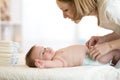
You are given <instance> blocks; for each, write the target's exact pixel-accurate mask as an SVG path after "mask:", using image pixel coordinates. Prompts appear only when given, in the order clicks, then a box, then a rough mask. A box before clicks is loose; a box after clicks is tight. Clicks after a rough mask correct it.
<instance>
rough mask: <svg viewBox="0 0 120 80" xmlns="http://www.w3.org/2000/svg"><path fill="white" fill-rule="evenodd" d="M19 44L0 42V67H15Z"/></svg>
mask: <svg viewBox="0 0 120 80" xmlns="http://www.w3.org/2000/svg"><path fill="white" fill-rule="evenodd" d="M18 53H19V44H18V43H17V42H14V41H0V66H2V65H15V64H17V62H18Z"/></svg>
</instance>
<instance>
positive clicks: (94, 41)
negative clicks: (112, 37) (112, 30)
mask: <svg viewBox="0 0 120 80" xmlns="http://www.w3.org/2000/svg"><path fill="white" fill-rule="evenodd" d="M101 42H102V39H101V36H92V37H91V38H90V39H89V40H88V41H87V42H86V46H87V47H88V48H89V49H90V48H91V46H95V45H96V44H98V43H101Z"/></svg>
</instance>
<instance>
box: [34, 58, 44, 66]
mask: <svg viewBox="0 0 120 80" xmlns="http://www.w3.org/2000/svg"><path fill="white" fill-rule="evenodd" d="M43 62H44V61H42V60H39V59H35V66H36V67H37V68H44V65H43Z"/></svg>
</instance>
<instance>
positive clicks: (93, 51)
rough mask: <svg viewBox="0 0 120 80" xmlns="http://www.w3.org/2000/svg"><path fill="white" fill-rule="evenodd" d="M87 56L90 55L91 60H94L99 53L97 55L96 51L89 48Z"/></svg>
mask: <svg viewBox="0 0 120 80" xmlns="http://www.w3.org/2000/svg"><path fill="white" fill-rule="evenodd" d="M89 54H90V57H91V58H92V59H93V60H95V59H96V58H97V56H98V55H99V54H100V53H99V51H98V50H96V49H95V48H91V50H90V53H89Z"/></svg>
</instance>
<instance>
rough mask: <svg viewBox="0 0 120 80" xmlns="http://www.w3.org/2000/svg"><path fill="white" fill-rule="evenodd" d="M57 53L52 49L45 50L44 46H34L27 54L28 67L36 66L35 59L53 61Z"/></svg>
mask: <svg viewBox="0 0 120 80" xmlns="http://www.w3.org/2000/svg"><path fill="white" fill-rule="evenodd" d="M54 55H55V52H54V50H53V49H51V48H44V47H43V46H36V45H35V46H33V47H32V48H31V49H30V50H29V51H28V53H27V54H26V65H27V66H29V67H36V66H35V59H37V60H52V59H53V57H54Z"/></svg>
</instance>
